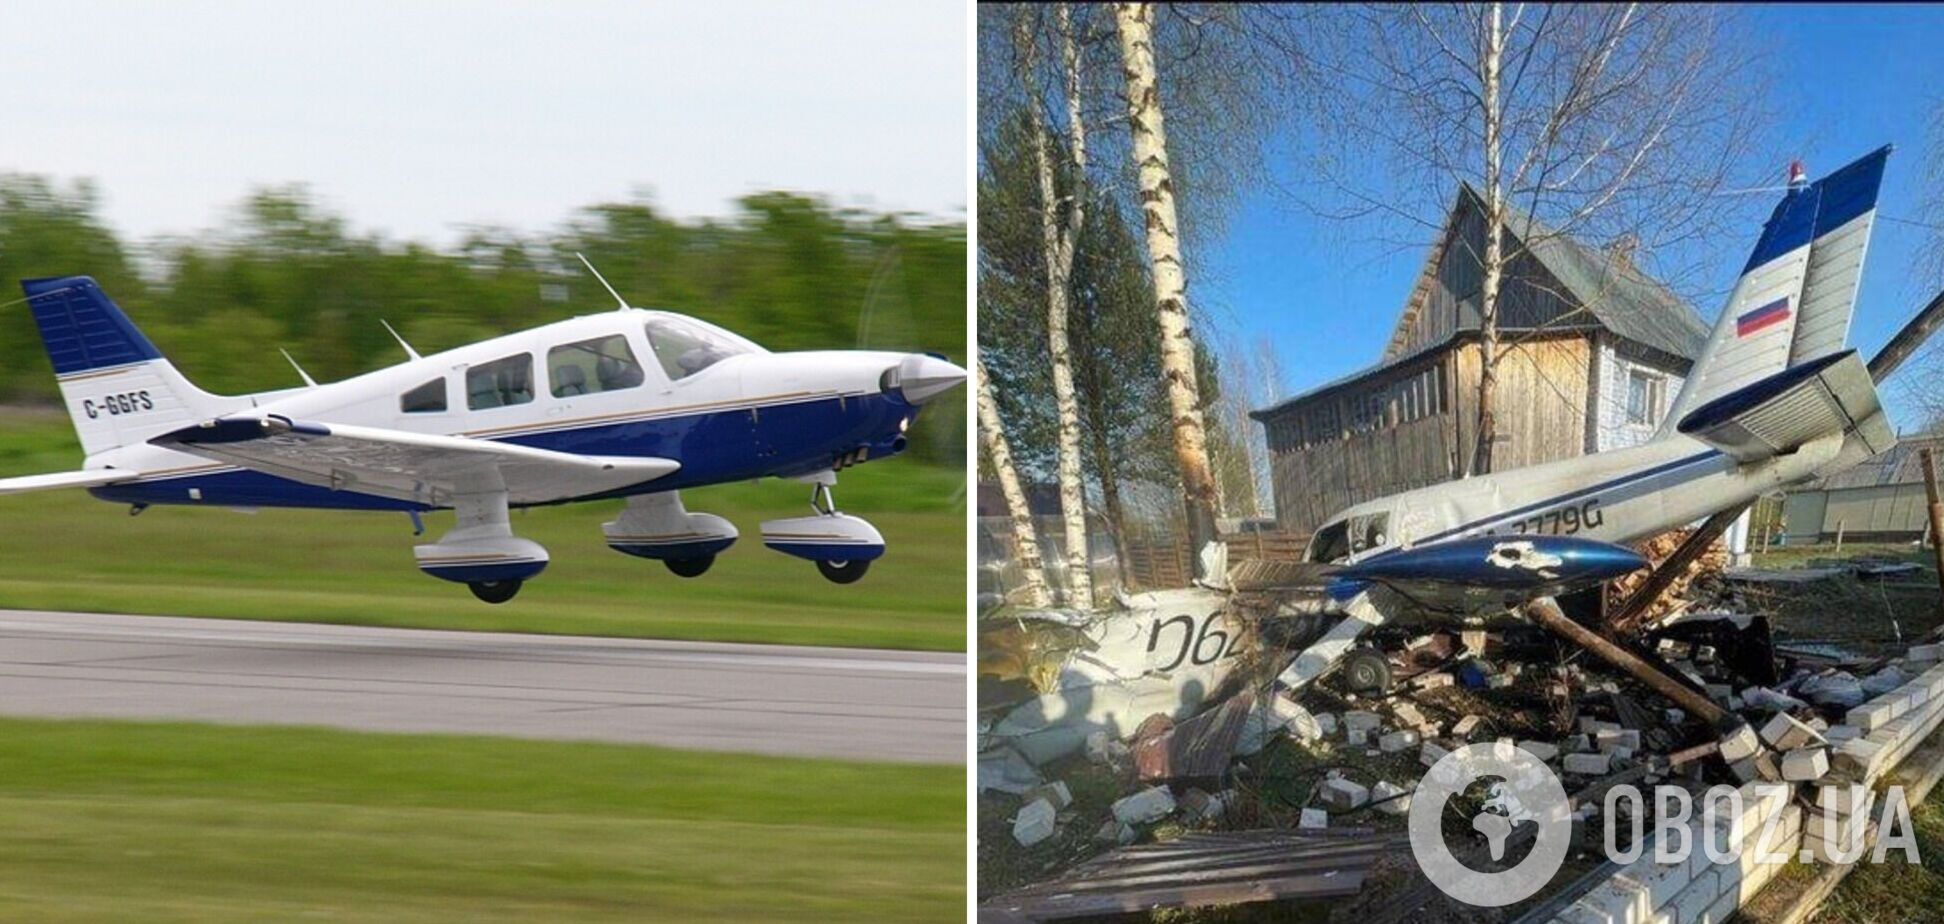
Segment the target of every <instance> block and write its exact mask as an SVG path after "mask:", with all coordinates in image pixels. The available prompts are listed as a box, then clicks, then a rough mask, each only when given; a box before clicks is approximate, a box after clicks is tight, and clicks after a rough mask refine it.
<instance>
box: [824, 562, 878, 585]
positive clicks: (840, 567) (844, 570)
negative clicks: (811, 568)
mask: <svg viewBox="0 0 1944 924" xmlns="http://www.w3.org/2000/svg"><path fill="white" fill-rule="evenodd" d="M817 570H818V571H821V572H823V576H824V578H825V579H827V580H829V581H830V582H831V583H833V584H854V583H856V582H857V579H858V578H861V577H863V576H864V572H866V571H869V570H871V563H870V562H868V561H820V562H817Z"/></svg>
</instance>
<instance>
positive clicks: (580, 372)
mask: <svg viewBox="0 0 1944 924" xmlns="http://www.w3.org/2000/svg"><path fill="white" fill-rule="evenodd" d="M547 382H548V384H549V385H550V386H552V388H553V396H554V397H556V398H572V397H574V396H575V395H591V394H594V393H595V392H601V391H619V390H620V389H623V388H633V387H635V386H636V385H640V384H641V364H640V363H638V362H635V357H634V351H633V350H630V349H628V338H626V337H623V336H621V335H620V334H615V335H614V336H612V337H597V338H595V339H593V340H582V341H580V342H578V343H569V344H564V345H562V346H557V347H554V348H553V349H551V350H548V351H547Z"/></svg>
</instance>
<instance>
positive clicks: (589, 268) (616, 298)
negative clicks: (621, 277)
mask: <svg viewBox="0 0 1944 924" xmlns="http://www.w3.org/2000/svg"><path fill="white" fill-rule="evenodd" d="M574 256H575V257H577V258H578V259H579V260H580V261H581V265H583V266H585V267H587V271H588V272H590V273H593V274H594V278H595V280H597V281H598V282H600V284H601V288H603V289H606V290H608V294H609V295H612V296H614V301H615V304H618V305H620V306H621V307H622V308H624V309H625V308H629V307H631V306H630V305H629V304H628V300H627V299H625V298H622V297H621V293H619V292H616V291H614V287H613V286H611V285H608V281H607V277H605V276H602V275H601V271H600V270H597V269H595V268H594V264H593V263H592V262H590V261H589V260H588V259H587V258H586V257H584V256H581V252H580V251H578V250H576V251H574Z"/></svg>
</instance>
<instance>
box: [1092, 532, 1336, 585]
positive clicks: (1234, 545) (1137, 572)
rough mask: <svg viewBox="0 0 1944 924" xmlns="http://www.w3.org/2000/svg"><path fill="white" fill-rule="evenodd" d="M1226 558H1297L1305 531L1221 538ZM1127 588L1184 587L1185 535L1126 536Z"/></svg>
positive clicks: (1188, 569)
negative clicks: (1225, 545) (1226, 549)
mask: <svg viewBox="0 0 1944 924" xmlns="http://www.w3.org/2000/svg"><path fill="white" fill-rule="evenodd" d="M1222 541H1223V542H1224V543H1226V544H1227V545H1228V550H1229V561H1230V562H1237V561H1241V560H1242V559H1245V558H1254V559H1266V560H1271V561H1301V560H1302V558H1303V550H1304V549H1305V548H1306V547H1307V546H1308V545H1309V534H1308V533H1288V532H1267V533H1263V532H1255V533H1233V534H1230V535H1227V536H1223V537H1222ZM1124 554H1125V555H1126V558H1127V579H1128V582H1129V583H1130V584H1131V585H1132V586H1130V587H1129V588H1128V590H1130V591H1137V592H1138V591H1146V590H1163V589H1166V588H1170V587H1186V586H1188V584H1189V582H1190V581H1191V580H1192V579H1193V578H1194V576H1195V566H1194V558H1193V555H1192V554H1191V553H1190V551H1189V549H1188V541H1187V539H1186V537H1176V536H1171V535H1166V534H1159V533H1145V534H1142V535H1140V536H1129V537H1128V538H1127V548H1126V550H1125V551H1124Z"/></svg>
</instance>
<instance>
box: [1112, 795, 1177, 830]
mask: <svg viewBox="0 0 1944 924" xmlns="http://www.w3.org/2000/svg"><path fill="white" fill-rule="evenodd" d="M1174 810H1175V801H1174V796H1173V795H1171V794H1170V793H1169V792H1168V787H1166V786H1150V787H1148V788H1147V789H1143V790H1141V791H1140V792H1137V793H1135V794H1133V795H1131V796H1123V797H1121V798H1120V799H1117V800H1115V801H1114V805H1113V812H1114V817H1115V818H1118V819H1120V820H1121V821H1122V822H1124V823H1126V824H1130V825H1144V824H1147V823H1149V822H1152V821H1160V820H1161V819H1163V818H1166V817H1168V814H1169V813H1171V812H1173V811H1174Z"/></svg>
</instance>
